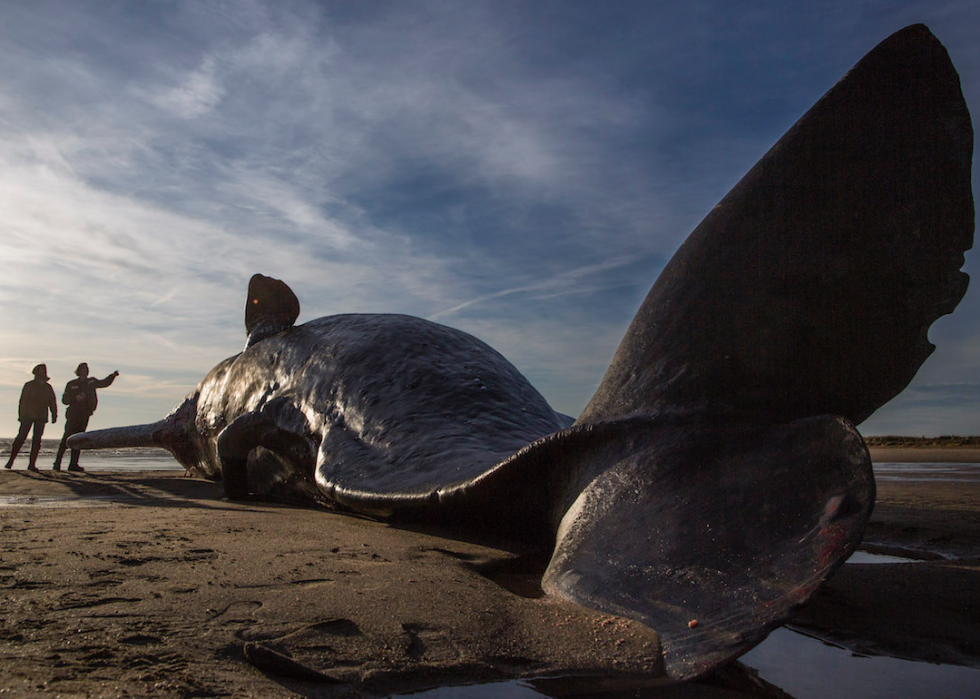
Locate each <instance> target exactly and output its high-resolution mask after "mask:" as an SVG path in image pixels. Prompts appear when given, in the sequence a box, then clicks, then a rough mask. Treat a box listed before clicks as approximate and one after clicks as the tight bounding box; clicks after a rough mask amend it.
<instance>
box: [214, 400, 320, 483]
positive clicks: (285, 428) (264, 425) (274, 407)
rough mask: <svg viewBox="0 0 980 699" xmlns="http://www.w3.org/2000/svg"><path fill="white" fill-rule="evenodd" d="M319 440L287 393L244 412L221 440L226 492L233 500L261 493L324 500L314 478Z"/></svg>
mask: <svg viewBox="0 0 980 699" xmlns="http://www.w3.org/2000/svg"><path fill="white" fill-rule="evenodd" d="M314 442H315V440H314V439H313V436H312V434H311V433H310V430H309V423H308V422H307V420H306V417H305V416H304V415H303V413H302V412H300V411H299V410H298V409H297V408H296V406H294V405H293V404H292V403H290V402H289V401H288V400H286V399H284V398H275V399H273V400H271V401H269V402H268V403H266V404H265V405H264V406H263V407H262V408H261V409H259V410H256V411H253V412H248V413H245V414H243V415H240V416H238V417H237V418H236V419H235V420H234V421H233V422H232V423H231V424H230V425H228V426H227V427H225V428H224V429H223V430H222V431H221V433H220V434H219V435H218V438H217V442H216V451H217V455H218V459H219V460H220V462H221V480H222V482H223V484H224V488H225V495H226V496H227V497H228V499H229V500H247V499H248V498H249V497H250V495H251V494H252V493H256V494H257V496H258V497H260V498H261V499H265V500H269V499H273V500H280V501H290V502H300V501H302V502H306V501H309V500H312V501H314V502H316V501H321V500H322V499H323V498H322V496H320V494H319V493H318V491H317V489H316V486H315V484H314V483H313V465H314V460H315V453H316V447H315V444H314Z"/></svg>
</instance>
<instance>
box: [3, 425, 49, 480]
mask: <svg viewBox="0 0 980 699" xmlns="http://www.w3.org/2000/svg"><path fill="white" fill-rule="evenodd" d="M44 424H45V421H44V420H24V421H22V422H21V423H20V432H18V433H17V436H16V437H15V438H14V443H13V444H11V445H10V460H9V461H7V468H10V467H11V466H13V465H14V459H15V458H17V452H19V451H20V448H21V447H22V446H24V442H25V441H26V440H27V433H28V432H30V431H31V427H33V428H34V436H33V437H32V438H31V458H30V461H29V462H28V463H29V464H30V465H31V466H35V465H36V464H37V455H38V452H40V451H41V435H42V434H44Z"/></svg>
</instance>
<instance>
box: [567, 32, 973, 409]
mask: <svg viewBox="0 0 980 699" xmlns="http://www.w3.org/2000/svg"><path fill="white" fill-rule="evenodd" d="M972 152H973V129H972V126H971V123H970V115H969V112H968V111H967V108H966V103H965V102H964V100H963V95H962V93H961V91H960V84H959V77H958V76H957V74H956V71H955V69H954V68H953V65H952V63H951V62H950V60H949V57H948V55H947V53H946V50H945V48H943V46H942V44H940V43H939V41H938V40H937V39H936V38H935V37H934V36H933V35H932V34H931V33H930V32H929V30H928V29H926V28H925V27H924V26H922V25H915V26H911V27H908V28H906V29H903V30H901V31H899V32H897V33H896V34H894V35H892V36H891V37H889V38H888V39H886V40H885V41H883V42H882V43H881V44H879V45H878V46H877V47H876V48H875V49H873V50H872V51H871V52H870V53H869V54H868V55H867V56H865V57H864V58H863V59H862V60H861V61H860V62H859V63H858V64H857V65H856V66H855V67H854V68H853V69H852V70H851V71H850V72H849V73H847V75H845V76H844V77H843V78H842V79H841V80H840V81H839V82H838V83H837V84H836V85H835V86H834V87H833V88H832V89H831V90H830V91H829V92H828V93H827V94H826V95H825V96H824V97H823V98H822V99H821V100H820V101H818V102H817V103H816V105H815V106H814V107H813V108H812V109H810V111H809V112H807V113H806V114H805V115H804V116H803V117H802V118H801V119H800V120H799V121H798V122H797V123H796V125H795V126H793V127H792V128H791V129H790V130H789V131H788V132H787V133H786V135H785V136H783V137H782V139H780V140H779V142H778V143H777V144H776V145H775V146H773V148H772V149H770V150H769V152H768V153H766V155H765V156H764V157H763V158H762V160H760V161H759V163H758V164H757V165H756V166H755V167H754V168H752V170H751V171H750V172H749V173H748V174H747V175H745V177H744V178H743V179H742V180H741V181H740V182H739V183H738V184H737V185H736V186H735V187H734V189H732V191H731V192H730V193H729V194H728V195H727V196H726V197H725V198H724V199H723V200H722V201H721V203H719V204H718V205H717V206H716V207H715V208H714V210H713V211H711V213H710V214H709V215H708V216H707V217H706V218H705V219H704V221H703V222H702V223H701V224H700V225H699V226H698V227H697V228H696V229H695V231H694V232H693V233H692V234H691V235H690V237H689V238H688V239H687V241H686V242H685V243H684V244H683V245H682V246H681V248H680V250H678V252H677V253H676V255H674V257H673V259H671V261H670V262H669V264H668V265H667V267H666V268H665V269H664V271H663V273H662V274H661V275H660V277H659V279H657V282H656V284H654V286H653V288H652V289H651V290H650V293H649V295H648V296H647V298H646V300H645V301H644V303H643V305H642V306H641V308H640V310H639V312H638V313H637V315H636V317H635V319H634V320H633V323H632V325H631V326H630V328H629V330H628V331H627V333H626V335H625V337H624V339H623V341H622V343H621V344H620V346H619V349H618V350H617V352H616V355H615V357H614V359H613V361H612V364H611V365H610V367H609V369H608V371H607V373H606V375H605V378H604V379H603V381H602V383H601V385H600V387H599V389H598V391H597V392H596V394H595V396H593V398H592V400H591V401H590V403H589V404H588V406H587V407H586V408H585V410H584V411H583V413H582V414H581V415H580V416H579V422H582V423H589V422H598V421H600V420H609V419H613V418H617V417H625V416H628V415H635V414H650V413H655V412H660V411H672V412H676V411H681V412H697V411H701V410H703V409H707V408H708V407H709V406H710V409H712V410H715V411H717V412H719V413H728V414H738V415H751V416H754V417H756V418H759V419H770V420H792V419H796V418H799V417H806V416H808V415H823V414H827V415H842V416H844V417H847V418H848V419H849V420H851V421H852V422H854V423H855V424H859V423H860V422H862V421H863V420H864V419H865V418H867V417H868V416H869V415H870V414H871V413H872V412H874V410H876V409H877V408H878V407H879V406H881V405H883V404H884V403H886V402H887V401H889V400H890V399H892V398H893V397H895V396H896V395H897V394H898V393H899V392H900V391H901V390H902V389H903V388H905V386H907V385H908V383H909V381H911V379H912V377H913V376H914V375H915V373H916V371H917V370H918V368H919V366H920V365H921V364H922V362H923V361H924V360H925V359H926V357H927V356H929V354H930V353H931V352H932V350H933V346H932V345H931V344H930V343H929V341H928V339H927V331H928V328H929V325H930V324H931V323H932V322H933V321H934V320H936V318H938V317H939V316H941V315H944V314H946V313H950V312H951V311H952V310H953V308H955V306H956V304H957V303H958V302H959V300H960V299H961V298H962V297H963V294H964V293H965V291H966V287H967V282H968V278H967V275H966V274H964V273H962V272H960V271H959V270H960V267H961V266H962V264H963V252H964V251H965V250H968V249H969V248H970V247H971V244H972V238H973V225H974V211H973V196H972V190H971V184H970V166H971V158H972Z"/></svg>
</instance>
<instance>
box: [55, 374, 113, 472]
mask: <svg viewBox="0 0 980 699" xmlns="http://www.w3.org/2000/svg"><path fill="white" fill-rule="evenodd" d="M75 376H77V377H78V378H77V379H72V380H71V381H69V382H68V383H67V385H66V386H65V393H64V395H63V396H61V402H62V403H64V404H65V405H67V406H68V410H66V411H65V436H64V437H62V438H61V444H59V445H58V455H57V456H56V457H55V458H54V470H55V471H60V470H61V458H62V457H63V456H64V455H65V449H66V448H67V447H68V438H69V437H71V436H72V435H73V434H77V433H78V432H84V431H85V428H87V427H88V419H89V418H90V417H92V413H94V412H95V408H96V406H97V405H98V404H99V397H98V396H97V395H96V393H95V389H97V388H105V387H106V386H109V385H110V384H111V383H112V382H113V381H115V379H116V377H117V376H119V372H118V371H114V372H112V373H111V374H109V375H108V376H107V377H105V378H104V379H94V378H92V379H90V378H89V376H88V364H86V363H85V362H82V363H81V364H79V365H78V368H77V369H75ZM81 453H82V452H81V450H80V449H72V450H71V459H70V460H69V461H68V470H69V471H84V470H85V469H84V468H82V467H81V466H79V465H78V457H79V455H80V454H81Z"/></svg>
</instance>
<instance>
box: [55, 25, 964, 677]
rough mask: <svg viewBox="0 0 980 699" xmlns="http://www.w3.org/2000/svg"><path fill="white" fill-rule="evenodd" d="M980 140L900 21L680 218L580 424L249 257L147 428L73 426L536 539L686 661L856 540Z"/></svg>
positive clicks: (390, 514)
mask: <svg viewBox="0 0 980 699" xmlns="http://www.w3.org/2000/svg"><path fill="white" fill-rule="evenodd" d="M972 150H973V131H972V126H971V123H970V116H969V113H968V111H967V108H966V105H965V102H964V100H963V97H962V94H961V91H960V87H959V79H958V76H957V74H956V72H955V70H954V68H953V66H952V64H951V63H950V61H949V58H948V56H947V54H946V51H945V49H944V48H943V47H942V45H941V44H940V43H939V42H938V41H937V40H936V39H935V37H933V36H932V34H931V33H930V32H929V31H928V30H927V29H926V28H925V27H923V26H921V25H916V26H912V27H908V28H906V29H904V30H902V31H900V32H898V33H896V34H894V35H893V36H891V37H889V38H888V39H886V40H885V41H884V42H882V43H881V44H880V45H879V46H877V47H876V48H875V49H874V50H872V51H871V52H870V53H869V54H868V55H867V56H866V57H865V58H864V59H862V60H861V61H860V62H859V63H858V64H857V65H856V66H855V67H854V68H853V69H852V70H851V71H850V72H849V73H848V74H847V75H846V76H845V77H844V78H843V79H841V80H840V82H838V83H837V85H835V86H834V87H833V88H832V89H831V90H830V91H829V92H828V93H827V94H826V95H825V96H824V97H823V98H822V99H820V100H819V101H818V102H817V103H816V105H815V106H814V107H813V108H812V109H811V110H810V111H809V112H808V113H807V114H805V115H804V116H803V117H802V118H801V119H800V120H799V122H798V123H797V124H796V125H795V126H793V127H792V128H791V129H790V130H789V132H788V133H787V134H786V135H785V136H784V137H783V138H782V139H781V140H780V141H779V142H778V143H777V144H776V145H775V146H773V148H772V149H771V150H770V151H769V152H768V153H767V154H766V155H765V156H764V157H763V158H762V159H761V160H760V162H759V163H758V164H757V165H756V166H755V167H754V168H753V169H752V170H751V171H750V172H749V173H748V174H747V175H746V176H745V177H744V178H743V179H742V180H741V181H740V182H739V183H738V184H737V185H736V186H735V188H734V189H733V190H732V191H731V192H730V193H729V194H728V195H727V196H726V197H725V198H724V199H723V200H722V201H721V202H720V203H719V204H718V206H716V207H715V209H714V210H712V211H711V213H710V214H709V215H708V216H707V217H706V218H705V219H704V221H703V222H702V223H701V224H700V225H699V226H698V227H697V228H696V229H695V231H694V232H693V233H692V234H691V235H690V237H689V238H688V239H687V241H686V242H685V243H684V244H683V246H682V247H681V248H680V250H679V251H678V252H677V253H676V255H675V256H674V257H673V259H672V260H671V261H670V263H669V264H668V265H667V267H666V268H665V269H664V271H663V273H662V274H661V275H660V277H659V279H658V280H657V281H656V283H655V284H654V286H653V288H652V289H651V291H650V293H649V295H648V296H647V298H646V300H645V301H644V302H643V304H642V306H641V307H640V309H639V311H638V313H637V314H636V317H635V319H634V321H633V323H632V325H631V326H630V328H629V329H628V331H627V333H626V336H625V337H624V339H623V341H622V343H621V345H620V347H619V349H618V350H617V352H616V354H615V357H614V358H613V361H612V364H611V366H610V367H609V369H608V371H607V373H606V375H605V378H604V379H603V381H602V383H601V385H600V386H599V388H598V390H597V392H596V394H595V396H594V397H593V398H592V400H591V401H590V402H589V404H588V405H587V407H586V408H585V410H584V411H583V412H582V414H581V415H580V416H579V417H578V418H577V419H576V420H575V421H574V423H571V421H570V420H569V419H567V418H565V417H564V416H562V415H559V414H557V413H556V412H555V411H553V410H552V409H551V408H550V407H549V406H548V404H547V402H546V401H545V400H544V399H543V398H542V397H541V395H540V394H539V393H538V392H537V391H536V390H535V389H534V388H533V387H532V386H531V385H530V384H529V383H528V382H527V381H526V380H525V379H524V377H523V376H521V374H520V373H519V372H518V371H517V370H516V369H515V368H514V367H513V366H512V365H511V364H510V363H509V362H507V360H506V359H504V358H503V357H502V356H501V355H499V354H498V353H497V352H495V351H494V350H493V349H491V348H490V347H488V346H487V345H485V344H484V343H482V342H481V341H479V340H477V339H476V338H473V337H472V336H470V335H467V334H465V333H463V332H461V331H458V330H454V329H452V328H448V327H445V326H442V325H438V324H435V323H432V322H428V321H425V320H421V319H418V318H412V317H407V316H398V315H340V316H331V317H325V318H320V319H317V320H313V321H310V322H308V323H305V324H303V325H299V326H296V325H294V323H295V320H296V318H297V317H298V314H299V302H298V300H297V299H296V297H295V296H294V295H293V293H292V292H291V291H290V290H289V288H288V287H287V286H286V285H285V284H283V283H282V282H280V281H278V280H274V279H269V278H267V277H263V276H261V275H256V276H255V277H253V279H252V280H251V283H250V284H249V294H248V300H247V303H246V328H247V330H248V342H247V346H246V349H245V350H244V351H243V352H242V353H240V354H238V355H236V356H234V357H231V358H229V359H226V360H225V361H223V362H221V363H220V364H218V365H217V366H216V367H215V368H214V369H213V370H212V371H211V372H210V373H209V374H208V375H207V376H206V377H205V378H204V380H203V381H202V382H201V383H200V385H199V386H198V387H197V389H196V390H195V391H194V392H192V393H191V394H190V395H189V396H188V397H187V398H186V400H185V401H184V402H183V403H182V404H181V405H179V406H178V407H177V408H176V409H175V410H174V411H173V412H172V413H171V414H170V415H169V416H167V417H166V418H164V419H163V420H161V421H160V422H158V423H155V424H152V425H143V426H136V427H130V428H118V429H111V430H103V431H98V432H90V433H86V434H82V435H76V436H75V437H73V438H72V441H71V445H72V447H80V448H99V447H108V446H124V445H149V444H153V445H158V446H162V447H166V448H167V449H169V450H170V451H171V452H172V453H173V454H174V455H175V457H176V458H177V459H178V460H179V461H180V462H181V463H182V464H184V465H185V466H186V467H187V468H188V469H189V470H190V471H191V472H192V473H195V474H198V475H201V476H205V477H209V478H215V479H221V480H222V481H223V482H224V486H225V490H226V493H227V494H228V496H229V497H231V498H234V499H245V498H250V497H260V498H278V499H287V500H290V499H291V500H297V501H307V502H309V501H314V502H319V503H323V504H327V505H329V506H332V507H336V508H340V509H344V510H349V511H353V512H358V513H362V514H368V515H372V516H375V517H382V518H387V519H389V520H391V521H393V522H426V523H428V524H434V525H436V526H438V527H442V528H444V530H446V531H449V532H454V531H468V532H476V533H479V532H492V533H504V534H506V535H508V536H514V537H522V538H525V539H528V540H537V541H540V542H542V543H543V544H544V545H546V546H548V547H549V550H551V551H552V553H551V558H550V562H549V564H548V567H547V570H546V571H545V573H544V575H543V579H542V588H543V590H544V591H545V593H546V595H548V596H550V597H553V598H558V599H563V600H568V601H572V602H575V603H578V604H581V605H584V606H586V607H591V608H593V609H597V610H601V611H603V612H607V613H611V614H616V615H620V616H623V617H628V618H631V619H634V620H638V621H640V622H642V623H644V624H646V625H647V626H649V627H650V628H652V629H654V630H655V631H657V632H658V633H659V634H660V637H661V639H662V643H663V648H664V665H665V667H666V670H667V672H668V674H669V675H670V676H672V677H675V678H680V679H686V678H692V677H697V676H700V675H703V674H704V673H706V672H708V671H710V670H711V669H713V668H715V667H717V666H718V665H720V664H721V663H724V662H726V661H728V660H730V659H732V658H734V657H737V656H738V655H740V654H742V653H744V652H745V651H747V650H748V649H749V648H751V647H752V646H753V645H755V644H756V643H758V642H759V641H761V640H762V639H763V638H765V636H766V635H767V634H768V632H769V631H771V630H772V629H773V628H775V627H776V626H778V625H779V624H781V623H783V622H784V621H785V620H786V619H787V617H788V615H789V614H790V613H791V612H792V610H793V609H794V608H795V607H796V606H798V605H799V604H801V603H803V602H804V601H805V600H806V599H807V598H808V597H809V596H810V595H811V594H812V593H813V592H814V591H815V590H816V589H817V587H818V586H819V585H820V583H821V582H822V581H823V580H825V579H826V578H827V576H829V575H831V574H832V573H833V571H834V570H835V569H836V568H837V567H838V566H839V565H841V563H842V562H843V561H844V560H845V559H846V558H847V557H848V556H849V555H850V554H851V553H852V552H853V551H854V549H855V548H856V547H857V545H858V544H859V542H860V541H861V538H862V535H863V532H864V528H865V525H866V523H867V520H868V517H869V516H870V512H871V509H872V506H873V503H874V477H873V474H872V470H871V463H870V459H869V456H868V451H867V449H866V447H865V445H864V442H863V440H862V438H861V436H860V434H859V433H858V432H857V430H856V429H855V427H854V425H855V424H857V423H860V422H861V421H862V420H864V419H865V418H866V417H868V416H869V415H870V414H871V413H872V412H873V411H874V410H876V409H877V408H878V407H880V406H881V405H883V404H884V403H886V402H887V401H889V400H890V399H891V398H893V397H894V396H895V395H897V394H898V393H899V392H900V391H901V390H902V389H903V388H904V387H905V386H906V385H907V384H908V383H909V381H910V380H911V379H912V377H913V376H914V375H915V373H916V371H917V370H918V368H919V366H920V365H921V364H922V362H923V361H924V360H925V359H926V357H927V356H928V355H929V354H930V352H931V351H932V350H933V349H934V348H933V346H932V345H931V344H930V343H929V341H928V339H927V331H928V328H929V326H930V325H931V323H932V322H933V321H935V320H936V319H937V318H938V317H940V316H941V315H944V314H946V313H950V312H951V311H952V310H953V309H954V308H955V306H956V305H957V303H958V302H959V301H960V299H961V298H962V297H963V294H964V293H965V291H966V287H967V282H968V280H967V277H966V275H965V274H963V273H962V272H961V271H960V268H961V266H962V264H963V259H964V258H963V254H964V251H965V250H967V249H969V248H970V246H971V244H972V237H973V225H974V210H973V198H972V192H971V184H970V168H971V158H972Z"/></svg>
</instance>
